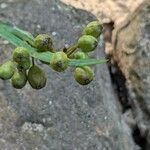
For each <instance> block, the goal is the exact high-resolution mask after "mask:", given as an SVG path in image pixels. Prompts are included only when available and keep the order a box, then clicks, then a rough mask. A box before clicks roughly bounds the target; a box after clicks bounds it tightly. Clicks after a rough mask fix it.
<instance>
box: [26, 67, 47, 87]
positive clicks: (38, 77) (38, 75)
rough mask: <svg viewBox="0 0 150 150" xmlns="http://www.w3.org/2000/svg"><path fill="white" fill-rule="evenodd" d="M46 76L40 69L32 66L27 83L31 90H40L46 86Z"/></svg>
mask: <svg viewBox="0 0 150 150" xmlns="http://www.w3.org/2000/svg"><path fill="white" fill-rule="evenodd" d="M46 81H47V78H46V75H45V73H44V72H43V70H42V69H40V68H39V67H38V66H36V65H33V66H32V67H31V68H30V69H29V72H28V82H29V84H30V85H31V87H32V88H33V89H37V90H38V89H42V88H43V87H45V85H46Z"/></svg>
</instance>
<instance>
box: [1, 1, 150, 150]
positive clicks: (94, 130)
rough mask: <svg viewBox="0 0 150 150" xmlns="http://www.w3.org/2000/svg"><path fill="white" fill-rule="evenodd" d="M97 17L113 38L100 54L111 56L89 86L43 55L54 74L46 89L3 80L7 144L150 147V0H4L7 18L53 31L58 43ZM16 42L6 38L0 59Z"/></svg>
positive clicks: (36, 148) (56, 149)
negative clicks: (52, 65) (59, 70)
mask: <svg viewBox="0 0 150 150" xmlns="http://www.w3.org/2000/svg"><path fill="white" fill-rule="evenodd" d="M95 19H99V20H100V21H101V22H102V23H104V29H105V31H104V36H106V35H107V36H106V37H107V38H109V40H107V39H106V41H105V45H104V43H101V42H100V43H99V47H98V49H97V51H96V52H95V53H94V54H93V55H95V56H96V57H98V58H104V57H108V58H109V59H111V63H110V64H107V65H106V64H105V65H96V67H95V73H96V75H95V76H96V77H95V80H94V81H93V82H92V83H91V84H90V85H88V86H87V87H82V86H79V85H78V84H77V83H76V82H75V81H74V79H73V73H72V72H73V69H69V70H68V71H66V73H64V74H59V73H56V72H53V71H52V70H51V69H50V68H49V67H48V66H45V65H43V64H41V63H39V62H38V64H39V65H40V66H41V67H42V68H43V69H44V70H45V71H46V72H47V74H48V78H49V80H48V83H47V86H46V88H44V89H42V90H40V91H35V90H33V89H31V87H30V86H29V85H27V86H26V87H25V88H24V89H23V90H15V89H13V88H12V86H11V85H10V82H9V81H2V80H1V81H0V112H1V113H0V150H5V149H7V150H104V149H108V150H149V149H150V141H149V139H150V132H149V131H150V127H149V126H150V125H149V124H150V103H149V99H150V94H149V91H150V78H149V77H150V61H149V60H150V55H149V49H150V42H149V39H150V37H149V35H150V33H149V31H150V22H149V20H150V4H149V0H145V1H144V0H136V1H132V0H127V1H126V2H124V1H122V0H116V1H113V0H105V1H104V0H92V1H88V0H84V1H82V0H62V1H59V0H30V1H26V0H0V20H7V21H10V22H12V23H13V24H14V25H17V26H18V27H20V28H22V29H24V30H27V31H30V32H31V33H32V34H33V35H37V34H39V33H49V34H51V35H52V37H53V40H54V45H56V47H57V48H61V47H63V46H64V45H71V44H73V43H74V42H75V41H76V40H77V39H78V37H79V36H80V33H81V31H82V28H83V27H84V26H85V25H86V24H87V23H88V22H90V21H92V20H95ZM110 36H111V37H110ZM13 48H14V47H13V46H12V45H10V44H9V43H7V41H5V40H2V39H0V63H2V62H4V61H5V60H7V59H8V58H10V57H11V53H12V49H13Z"/></svg>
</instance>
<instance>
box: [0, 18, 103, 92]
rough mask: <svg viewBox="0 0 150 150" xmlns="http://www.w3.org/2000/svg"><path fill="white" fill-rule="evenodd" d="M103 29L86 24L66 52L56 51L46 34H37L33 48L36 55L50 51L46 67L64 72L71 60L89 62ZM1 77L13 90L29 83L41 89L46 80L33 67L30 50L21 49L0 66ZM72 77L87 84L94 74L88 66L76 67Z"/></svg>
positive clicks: (40, 71)
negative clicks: (9, 80)
mask: <svg viewBox="0 0 150 150" xmlns="http://www.w3.org/2000/svg"><path fill="white" fill-rule="evenodd" d="M101 31H102V26H101V25H100V23H99V22H98V21H93V22H91V23H89V24H88V25H87V26H86V27H85V28H84V30H83V32H82V35H81V37H80V38H79V39H78V41H77V44H75V45H73V46H71V47H69V48H68V49H66V50H65V51H55V50H54V47H53V41H52V39H51V37H50V36H49V35H47V34H40V35H38V36H37V37H35V39H34V41H33V46H34V47H35V48H36V49H37V52H39V53H42V52H46V51H50V52H52V56H51V58H50V62H49V63H45V62H43V61H41V62H42V63H43V64H47V65H49V66H50V67H51V68H52V69H53V70H54V71H57V72H64V71H65V70H66V69H67V68H68V66H69V62H70V59H78V60H79V59H81V60H82V59H88V58H89V53H90V52H92V51H94V50H95V49H96V47H97V45H98V38H99V36H100V34H101ZM0 78H1V79H2V80H8V79H11V84H12V86H13V87H14V88H16V89H22V88H23V87H24V86H25V85H26V83H27V82H28V83H29V84H30V85H31V87H32V88H33V89H37V90H38V89H41V88H43V87H45V86H46V82H47V77H46V74H45V72H44V71H43V70H42V69H41V68H40V67H39V66H37V65H36V64H35V62H34V58H32V63H31V56H30V53H29V50H28V49H26V48H24V47H17V48H16V49H15V50H14V51H13V54H12V59H11V60H10V61H7V62H5V63H4V64H1V65H0ZM74 78H75V80H76V81H77V82H78V83H79V84H81V85H87V84H89V83H90V82H91V81H92V80H93V78H94V72H93V70H92V68H91V67H89V66H77V67H76V68H75V69H74Z"/></svg>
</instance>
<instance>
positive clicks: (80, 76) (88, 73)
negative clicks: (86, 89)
mask: <svg viewBox="0 0 150 150" xmlns="http://www.w3.org/2000/svg"><path fill="white" fill-rule="evenodd" d="M74 78H75V80H76V81H77V82H78V83H79V84H81V85H87V84H89V83H90V82H91V81H92V80H93V78H94V72H93V70H92V69H91V68H90V67H88V66H84V67H77V68H76V69H75V72H74Z"/></svg>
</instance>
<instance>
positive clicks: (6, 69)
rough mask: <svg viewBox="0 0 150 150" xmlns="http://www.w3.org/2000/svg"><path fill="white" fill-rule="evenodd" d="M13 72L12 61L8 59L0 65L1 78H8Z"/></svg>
mask: <svg viewBox="0 0 150 150" xmlns="http://www.w3.org/2000/svg"><path fill="white" fill-rule="evenodd" d="M14 72H15V65H14V63H13V62H12V61H8V62H6V63H4V64H2V65H1V66H0V78H1V79H3V80H8V79H10V78H11V77H12V76H13V74H14Z"/></svg>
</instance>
